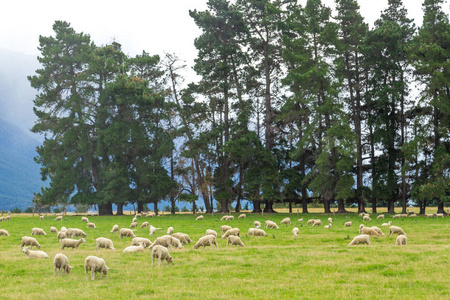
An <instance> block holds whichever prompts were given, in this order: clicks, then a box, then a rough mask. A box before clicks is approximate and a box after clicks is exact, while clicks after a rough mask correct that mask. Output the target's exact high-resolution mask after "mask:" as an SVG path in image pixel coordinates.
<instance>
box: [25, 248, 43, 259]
mask: <svg viewBox="0 0 450 300" xmlns="http://www.w3.org/2000/svg"><path fill="white" fill-rule="evenodd" d="M22 252H23V253H25V254H26V255H27V256H28V257H29V258H43V259H45V258H48V255H47V253H45V252H44V251H39V250H30V249H28V248H27V247H25V248H23V250H22Z"/></svg>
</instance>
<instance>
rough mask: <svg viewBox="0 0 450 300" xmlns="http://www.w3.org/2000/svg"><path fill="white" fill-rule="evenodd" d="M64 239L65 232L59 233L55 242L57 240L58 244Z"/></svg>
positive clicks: (65, 236)
mask: <svg viewBox="0 0 450 300" xmlns="http://www.w3.org/2000/svg"><path fill="white" fill-rule="evenodd" d="M65 238H67V235H66V231H59V232H58V233H57V234H56V240H57V241H58V242H60V241H61V240H62V239H65Z"/></svg>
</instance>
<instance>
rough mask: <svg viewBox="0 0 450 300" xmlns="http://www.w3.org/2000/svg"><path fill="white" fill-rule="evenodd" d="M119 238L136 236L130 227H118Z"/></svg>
mask: <svg viewBox="0 0 450 300" xmlns="http://www.w3.org/2000/svg"><path fill="white" fill-rule="evenodd" d="M119 237H120V238H123V237H131V238H135V237H136V236H135V235H134V233H133V231H132V230H131V229H128V228H120V236H119Z"/></svg>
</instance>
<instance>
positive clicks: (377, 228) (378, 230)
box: [370, 226, 384, 236]
mask: <svg viewBox="0 0 450 300" xmlns="http://www.w3.org/2000/svg"><path fill="white" fill-rule="evenodd" d="M370 228H372V229H373V230H375V231H376V232H377V233H378V235H383V236H384V233H383V231H382V230H381V229H380V228H379V227H377V226H372V227H370Z"/></svg>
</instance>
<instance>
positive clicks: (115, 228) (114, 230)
mask: <svg viewBox="0 0 450 300" xmlns="http://www.w3.org/2000/svg"><path fill="white" fill-rule="evenodd" d="M116 231H119V225H117V224H116V225H114V226H113V227H112V229H111V231H110V232H109V233H114V232H116Z"/></svg>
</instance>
